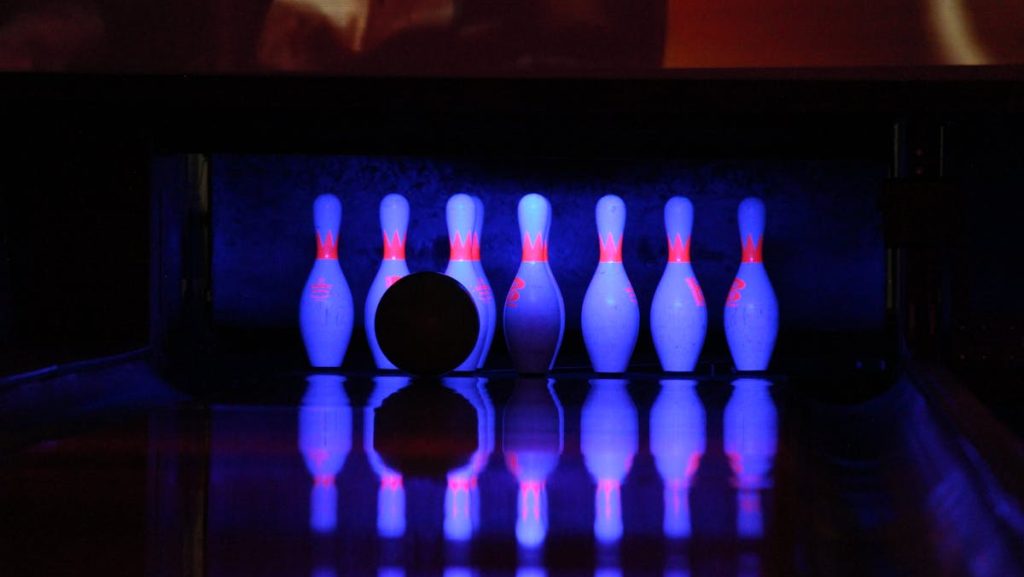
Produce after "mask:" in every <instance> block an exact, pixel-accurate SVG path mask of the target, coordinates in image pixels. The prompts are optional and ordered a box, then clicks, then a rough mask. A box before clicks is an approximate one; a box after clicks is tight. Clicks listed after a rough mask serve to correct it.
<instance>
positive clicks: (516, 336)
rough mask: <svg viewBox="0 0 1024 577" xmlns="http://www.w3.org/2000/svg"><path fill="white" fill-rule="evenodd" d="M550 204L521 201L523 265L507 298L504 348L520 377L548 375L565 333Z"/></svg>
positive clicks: (529, 198) (530, 198) (537, 198)
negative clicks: (551, 249)
mask: <svg viewBox="0 0 1024 577" xmlns="http://www.w3.org/2000/svg"><path fill="white" fill-rule="evenodd" d="M550 229H551V204H550V203H549V202H548V200H547V199H546V198H544V197H543V196H541V195H539V194H527V195H526V196H524V197H523V198H522V199H520V201H519V232H520V236H521V237H522V241H523V259H522V262H521V263H520V264H519V270H518V271H517V272H516V277H515V280H513V281H512V287H511V288H510V289H509V291H508V296H507V297H505V309H504V313H503V318H504V325H505V343H506V344H507V345H508V352H509V355H510V356H511V357H512V363H513V365H515V368H516V370H517V371H519V372H520V373H544V372H547V371H548V370H549V369H551V367H552V366H553V365H554V363H555V357H556V356H558V349H559V347H560V346H561V345H562V335H563V333H564V331H565V302H564V301H563V300H562V292H561V291H560V290H559V289H558V283H557V282H556V281H555V275H554V274H553V273H552V272H551V267H550V266H549V265H548V232H549V231H550Z"/></svg>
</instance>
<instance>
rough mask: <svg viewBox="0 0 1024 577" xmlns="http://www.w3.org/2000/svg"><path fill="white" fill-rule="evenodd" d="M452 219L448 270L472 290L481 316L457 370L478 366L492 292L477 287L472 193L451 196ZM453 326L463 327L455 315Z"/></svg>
mask: <svg viewBox="0 0 1024 577" xmlns="http://www.w3.org/2000/svg"><path fill="white" fill-rule="evenodd" d="M445 212H446V216H447V219H448V246H449V248H450V249H451V252H450V256H449V259H448V268H447V269H445V271H444V274H446V275H448V276H450V277H452V278H453V279H455V280H457V281H459V283H461V284H462V286H463V287H465V289H466V290H467V291H469V294H470V295H471V296H472V297H473V304H475V305H476V314H477V317H478V318H479V320H480V323H479V326H480V328H479V330H478V331H477V339H476V346H474V347H473V351H472V352H470V353H469V356H468V357H466V360H464V361H463V362H462V364H460V365H459V366H458V367H456V368H455V370H457V371H473V370H476V368H477V363H478V362H479V360H480V355H481V354H482V353H483V348H484V343H485V341H486V339H485V329H486V327H485V326H484V323H485V322H486V316H485V315H486V312H485V308H486V301H485V298H490V295H484V294H482V293H481V291H479V290H478V288H477V287H479V285H480V276H479V275H478V274H477V267H476V266H475V265H474V264H473V226H474V225H475V221H476V203H475V202H473V198H472V197H471V196H469V195H468V194H461V193H460V194H456V195H454V196H452V197H451V198H449V199H448V205H447V207H446V210H445ZM453 321H455V322H453V323H452V328H453V330H458V329H459V323H458V320H457V319H453Z"/></svg>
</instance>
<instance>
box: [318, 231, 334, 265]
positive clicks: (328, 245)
mask: <svg viewBox="0 0 1024 577" xmlns="http://www.w3.org/2000/svg"><path fill="white" fill-rule="evenodd" d="M316 258H317V260H324V259H326V260H338V241H337V240H335V238H334V234H333V233H331V232H329V231H328V233H327V238H326V239H324V238H321V237H320V233H319V232H317V233H316Z"/></svg>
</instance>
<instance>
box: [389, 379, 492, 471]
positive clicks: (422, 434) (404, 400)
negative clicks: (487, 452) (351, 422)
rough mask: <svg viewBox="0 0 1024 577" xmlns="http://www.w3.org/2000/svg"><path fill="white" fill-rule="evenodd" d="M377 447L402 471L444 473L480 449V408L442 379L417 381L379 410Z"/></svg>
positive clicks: (390, 463) (465, 460)
mask: <svg viewBox="0 0 1024 577" xmlns="http://www.w3.org/2000/svg"><path fill="white" fill-rule="evenodd" d="M428 379H429V377H428ZM417 384H419V385H423V384H433V385H434V386H415V385H417ZM373 447H374V449H376V450H377V453H378V454H379V455H380V456H381V458H382V459H383V460H384V463H386V464H387V466H388V467H390V468H392V469H394V470H396V471H398V472H399V473H401V474H402V475H407V476H410V477H421V478H427V479H443V478H444V477H445V475H447V474H448V472H449V471H451V470H453V469H456V468H458V467H461V466H463V465H465V464H466V463H467V462H468V461H469V458H470V457H471V456H472V455H473V452H474V451H476V450H477V415H476V409H474V408H473V405H472V404H470V402H469V401H467V400H466V398H465V397H463V396H462V395H460V394H458V393H456V392H455V391H453V390H451V389H449V388H448V387H445V386H442V385H441V384H440V383H437V382H436V379H431V380H429V381H422V380H420V381H418V382H414V386H411V387H405V388H403V389H401V390H400V391H397V392H396V393H394V394H392V395H391V396H389V397H388V398H387V399H385V400H384V402H383V403H381V405H380V407H378V408H377V409H376V410H375V411H374V427H373Z"/></svg>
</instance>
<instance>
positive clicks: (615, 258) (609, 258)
mask: <svg viewBox="0 0 1024 577" xmlns="http://www.w3.org/2000/svg"><path fill="white" fill-rule="evenodd" d="M597 241H598V242H599V243H600V244H601V261H600V262H622V237H619V239H618V240H616V239H615V235H613V234H612V233H610V232H609V233H608V238H607V240H606V239H605V238H604V237H600V236H599V237H597Z"/></svg>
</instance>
